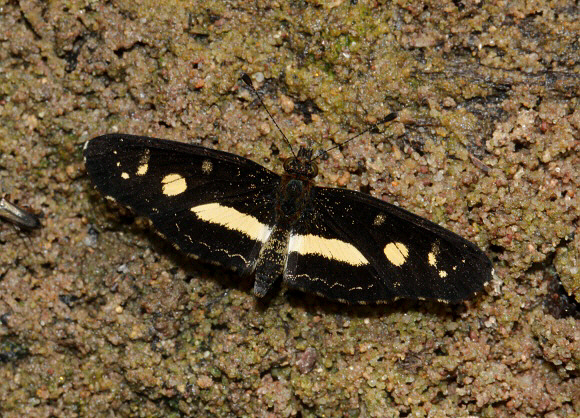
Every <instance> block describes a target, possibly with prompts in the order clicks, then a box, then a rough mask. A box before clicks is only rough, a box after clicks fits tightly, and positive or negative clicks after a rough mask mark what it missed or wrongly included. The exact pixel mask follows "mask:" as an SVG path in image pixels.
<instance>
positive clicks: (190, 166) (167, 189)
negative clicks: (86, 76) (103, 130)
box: [84, 134, 280, 274]
mask: <svg viewBox="0 0 580 418" xmlns="http://www.w3.org/2000/svg"><path fill="white" fill-rule="evenodd" d="M84 156H85V164H86V169H87V172H88V173H89V175H90V177H91V178H92V180H93V182H94V183H95V185H96V186H97V188H98V189H99V190H100V191H101V192H102V193H103V194H104V195H106V196H107V197H109V198H112V199H113V200H115V201H117V202H119V203H121V204H123V205H127V206H129V207H131V208H132V209H133V210H135V212H136V213H137V214H138V215H141V216H146V217H148V218H149V219H151V221H152V223H153V225H154V226H155V228H156V229H157V231H159V232H160V233H161V234H162V235H164V236H165V237H166V238H167V239H168V240H169V241H170V242H171V243H173V244H174V245H176V246H177V247H178V248H179V249H181V250H182V251H184V252H185V253H186V254H188V255H191V256H193V257H196V258H200V259H202V260H205V261H209V262H213V263H217V264H220V265H223V266H225V267H228V268H232V269H234V270H237V271H239V272H241V274H248V273H250V272H252V271H253V269H254V266H255V263H256V261H257V258H258V255H259V252H260V249H261V247H262V245H263V243H264V242H265V241H266V240H267V239H268V237H269V235H270V233H271V231H272V228H273V225H274V213H275V210H274V205H275V194H276V190H277V187H278V184H279V182H280V176H278V175H276V174H274V173H272V172H271V171H269V170H267V169H266V168H264V167H262V166H261V165H259V164H256V163H254V162H253V161H251V160H248V159H246V158H242V157H239V156H236V155H234V154H230V153H226V152H222V151H217V150H212V149H208V148H205V147H200V146H196V145H190V144H183V143H180V142H175V141H166V140H160V139H154V138H148V137H139V136H133V135H125V134H110V135H103V136H100V137H97V138H94V139H92V140H90V141H88V142H87V144H86V146H85V151H84Z"/></svg>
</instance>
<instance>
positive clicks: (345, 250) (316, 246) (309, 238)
mask: <svg viewBox="0 0 580 418" xmlns="http://www.w3.org/2000/svg"><path fill="white" fill-rule="evenodd" d="M288 252H296V253H298V254H300V255H307V254H312V255H319V256H321V257H325V258H328V259H330V260H334V261H341V262H343V263H347V264H350V265H352V266H364V265H366V264H369V260H367V259H366V258H365V256H364V255H362V254H361V252H360V251H359V250H357V249H356V247H355V246H353V245H352V244H349V243H348V242H346V241H341V240H338V239H334V238H323V237H320V236H317V235H312V234H308V235H290V242H289V244H288Z"/></svg>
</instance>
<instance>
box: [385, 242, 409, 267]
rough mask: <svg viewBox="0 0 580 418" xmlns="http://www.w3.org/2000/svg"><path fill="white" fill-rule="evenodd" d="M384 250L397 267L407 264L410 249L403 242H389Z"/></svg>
mask: <svg viewBox="0 0 580 418" xmlns="http://www.w3.org/2000/svg"><path fill="white" fill-rule="evenodd" d="M383 251H384V253H385V255H386V256H387V259H388V260H389V261H390V262H391V263H392V264H394V265H395V266H397V267H400V266H402V265H403V264H405V261H407V256H408V255H409V249H408V248H407V246H406V245H405V244H403V243H402V242H389V243H388V244H387V245H385V249H384V250H383Z"/></svg>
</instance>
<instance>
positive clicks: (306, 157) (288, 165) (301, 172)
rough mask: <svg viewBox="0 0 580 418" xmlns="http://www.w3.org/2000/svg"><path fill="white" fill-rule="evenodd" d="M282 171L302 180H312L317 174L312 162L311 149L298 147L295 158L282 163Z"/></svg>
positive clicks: (314, 164) (316, 167) (315, 166)
mask: <svg viewBox="0 0 580 418" xmlns="http://www.w3.org/2000/svg"><path fill="white" fill-rule="evenodd" d="M284 170H285V171H286V173H288V174H292V175H294V176H297V177H300V178H304V179H313V178H314V177H316V175H317V174H318V166H317V165H316V163H314V161H312V149H311V148H306V147H300V149H299V150H298V154H297V155H296V156H295V157H292V158H288V159H287V160H286V161H284Z"/></svg>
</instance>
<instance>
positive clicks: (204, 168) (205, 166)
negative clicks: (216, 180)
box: [201, 160, 213, 174]
mask: <svg viewBox="0 0 580 418" xmlns="http://www.w3.org/2000/svg"><path fill="white" fill-rule="evenodd" d="M212 170H213V163H212V162H211V161H210V160H203V162H202V163H201V172H202V173H203V174H209V173H211V172H212Z"/></svg>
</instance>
